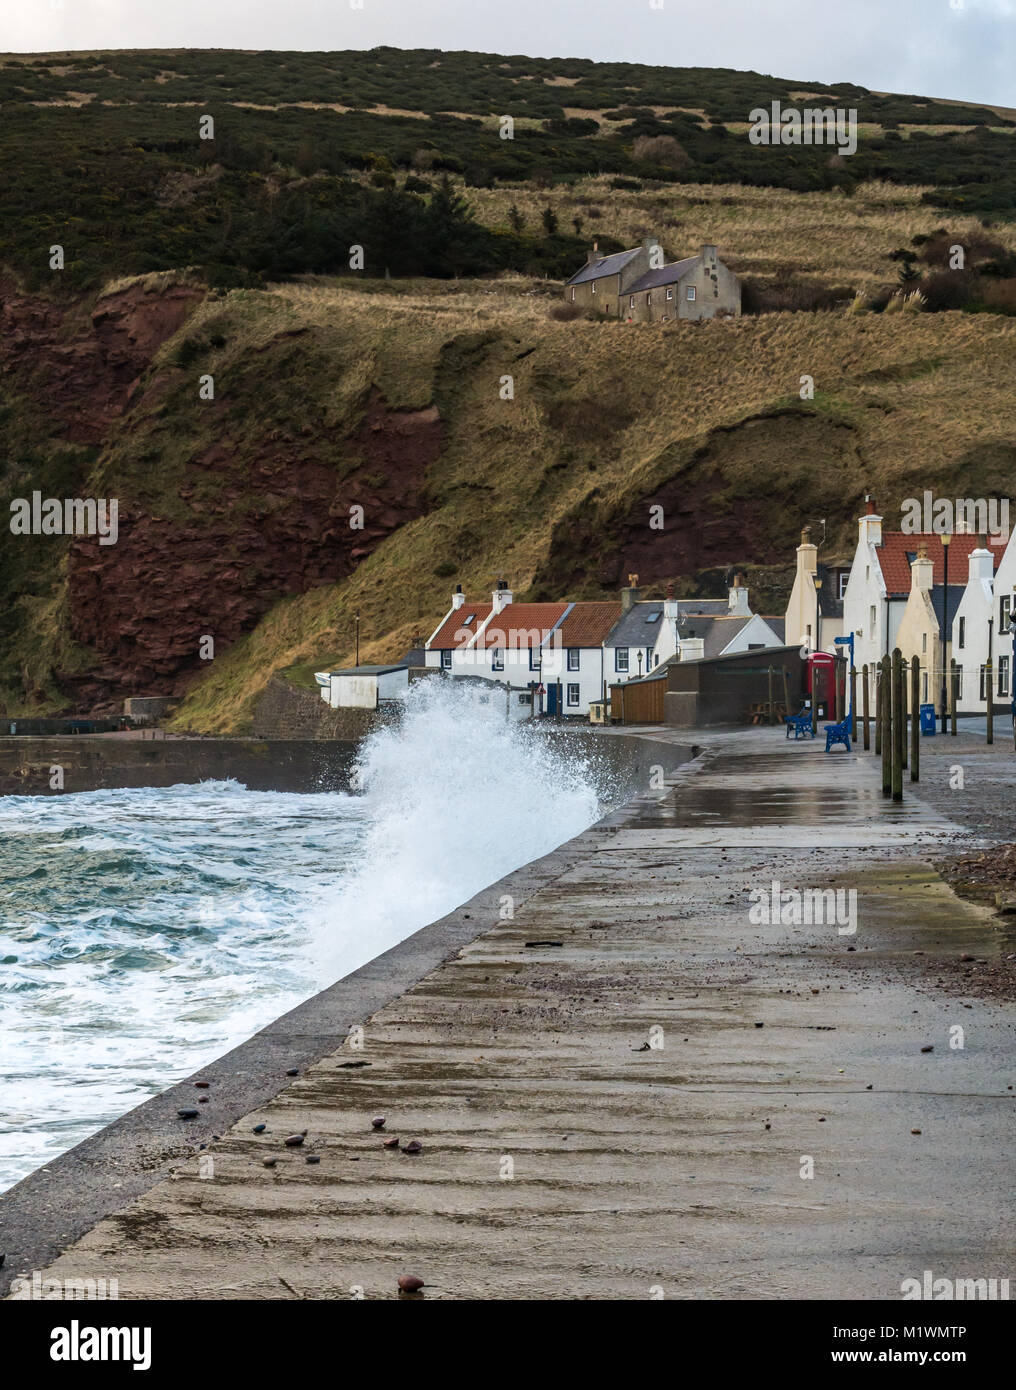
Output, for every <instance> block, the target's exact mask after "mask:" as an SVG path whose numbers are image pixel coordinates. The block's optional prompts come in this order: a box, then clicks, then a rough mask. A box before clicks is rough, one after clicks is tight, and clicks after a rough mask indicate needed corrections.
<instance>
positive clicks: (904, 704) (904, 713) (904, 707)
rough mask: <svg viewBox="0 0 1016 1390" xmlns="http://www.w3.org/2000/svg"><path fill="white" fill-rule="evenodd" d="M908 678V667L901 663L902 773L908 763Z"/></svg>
mask: <svg viewBox="0 0 1016 1390" xmlns="http://www.w3.org/2000/svg"><path fill="white" fill-rule="evenodd" d="M909 677H910V667H909V666H908V665H907V663H906V661H904V662H903V663H902V669H901V672H900V722H901V723H902V725H903V738H902V744H903V771H904V772H906V770H907V762H908V757H907V724H908V722H909V715H910V710H909V700H908V698H907V697H908V690H907V681H908V679H909Z"/></svg>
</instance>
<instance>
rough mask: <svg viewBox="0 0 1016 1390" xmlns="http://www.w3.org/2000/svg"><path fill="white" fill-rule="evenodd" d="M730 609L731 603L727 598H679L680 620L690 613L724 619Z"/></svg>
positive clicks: (678, 611)
mask: <svg viewBox="0 0 1016 1390" xmlns="http://www.w3.org/2000/svg"><path fill="white" fill-rule="evenodd" d="M729 608H730V601H729V599H725V598H679V599H678V601H677V613H678V617H680V618H683V617H685V615H686V614H690V613H709V614H711V615H712V616H713V617H714V618H722V617H723V616H724V615H725V614H726V613H727V612H728V611H729Z"/></svg>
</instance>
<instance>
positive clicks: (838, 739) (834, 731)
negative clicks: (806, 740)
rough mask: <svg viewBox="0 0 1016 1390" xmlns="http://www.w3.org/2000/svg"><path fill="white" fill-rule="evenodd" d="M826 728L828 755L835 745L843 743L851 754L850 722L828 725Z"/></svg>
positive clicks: (842, 721) (847, 720) (826, 749)
mask: <svg viewBox="0 0 1016 1390" xmlns="http://www.w3.org/2000/svg"><path fill="white" fill-rule="evenodd" d="M824 728H825V751H826V752H827V753H828V752H829V750H830V749H831V748H832V747H833V745H834V744H837V743H842V744H843V745H844V747H845V748H846V750H847V752H848V753H849V752H850V720H849V719H843V720H841V721H840V723H839V724H826V725H825V726H824Z"/></svg>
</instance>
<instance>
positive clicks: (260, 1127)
mask: <svg viewBox="0 0 1016 1390" xmlns="http://www.w3.org/2000/svg"><path fill="white" fill-rule="evenodd" d="M267 1128H268V1126H267V1125H255V1126H254V1128H253V1129H252V1130H251V1134H264V1132H265V1130H266V1129H267Z"/></svg>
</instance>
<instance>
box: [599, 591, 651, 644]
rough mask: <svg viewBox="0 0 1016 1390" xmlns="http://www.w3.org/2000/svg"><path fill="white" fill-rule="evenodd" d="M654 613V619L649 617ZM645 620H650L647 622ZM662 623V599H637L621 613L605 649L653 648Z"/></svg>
mask: <svg viewBox="0 0 1016 1390" xmlns="http://www.w3.org/2000/svg"><path fill="white" fill-rule="evenodd" d="M653 613H656V614H657V615H658V616H657V617H656V618H651V615H652V614H653ZM647 619H651V620H650V621H647ZM662 621H663V599H639V600H637V602H635V603H633V604H632V606H631V607H630V608H629V609H628V612H627V613H622V614H621V616H620V618H619V619H618V620H617V623H616V624H615V626H614V627H613V629H612V630H611V632H610V635H609V636H608V637H607V640H606V642H605V643H604V645H605V646H607V647H654V646H655V645H656V638H657V635H658V633H659V631H660V624H661V623H662Z"/></svg>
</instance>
